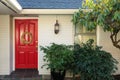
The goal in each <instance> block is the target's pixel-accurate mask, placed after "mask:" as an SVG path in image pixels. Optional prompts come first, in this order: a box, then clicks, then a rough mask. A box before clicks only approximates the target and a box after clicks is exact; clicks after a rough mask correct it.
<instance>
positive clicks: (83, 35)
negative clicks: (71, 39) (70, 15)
mask: <svg viewBox="0 0 120 80" xmlns="http://www.w3.org/2000/svg"><path fill="white" fill-rule="evenodd" d="M89 39H93V40H94V44H96V30H94V31H88V30H86V28H85V27H82V26H81V25H77V26H76V28H75V43H77V44H80V43H81V42H83V43H85V42H86V41H88V40H89Z"/></svg>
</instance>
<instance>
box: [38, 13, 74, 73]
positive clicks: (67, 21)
mask: <svg viewBox="0 0 120 80" xmlns="http://www.w3.org/2000/svg"><path fill="white" fill-rule="evenodd" d="M56 19H57V20H58V23H59V24H60V32H59V33H58V34H55V33H54V24H55V23H56ZM71 20H72V15H39V27H38V40H39V41H38V46H40V45H41V46H45V45H50V43H53V42H54V43H58V44H62V43H63V44H73V43H74V35H73V24H72V23H71ZM38 52H39V53H38V54H39V61H38V62H39V74H50V73H49V70H46V68H43V69H42V68H41V66H42V65H43V64H44V61H43V55H44V53H43V52H42V51H40V50H39V51H38Z"/></svg>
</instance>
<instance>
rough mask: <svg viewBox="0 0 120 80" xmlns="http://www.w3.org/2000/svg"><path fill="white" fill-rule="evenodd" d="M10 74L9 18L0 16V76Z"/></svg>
mask: <svg viewBox="0 0 120 80" xmlns="http://www.w3.org/2000/svg"><path fill="white" fill-rule="evenodd" d="M9 73H10V17H9V15H0V75H3V74H9Z"/></svg>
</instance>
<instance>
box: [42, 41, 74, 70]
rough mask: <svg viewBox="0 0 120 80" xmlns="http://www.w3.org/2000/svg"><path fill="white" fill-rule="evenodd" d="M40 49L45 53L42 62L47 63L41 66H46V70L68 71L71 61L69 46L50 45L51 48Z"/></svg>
mask: <svg viewBox="0 0 120 80" xmlns="http://www.w3.org/2000/svg"><path fill="white" fill-rule="evenodd" d="M40 48H41V50H42V51H43V52H44V53H45V56H44V61H46V62H47V64H45V65H43V66H48V69H51V70H55V71H59V70H62V71H63V70H68V69H69V67H70V66H69V65H70V64H71V62H72V61H73V50H72V46H71V45H64V44H55V43H52V45H51V46H46V47H42V46H41V47H40Z"/></svg>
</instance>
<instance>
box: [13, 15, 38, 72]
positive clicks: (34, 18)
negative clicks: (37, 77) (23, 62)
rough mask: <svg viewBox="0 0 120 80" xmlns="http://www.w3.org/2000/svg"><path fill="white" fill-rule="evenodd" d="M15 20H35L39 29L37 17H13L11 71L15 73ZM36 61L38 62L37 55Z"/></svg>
mask: <svg viewBox="0 0 120 80" xmlns="http://www.w3.org/2000/svg"><path fill="white" fill-rule="evenodd" d="M15 19H37V20H38V27H39V18H38V17H14V18H13V23H12V24H13V71H15ZM38 39H39V38H38ZM38 50H39V49H38ZM38 52H39V51H38ZM38 60H39V54H38ZM38 68H39V61H38ZM38 68H37V70H38ZM38 71H39V70H38Z"/></svg>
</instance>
